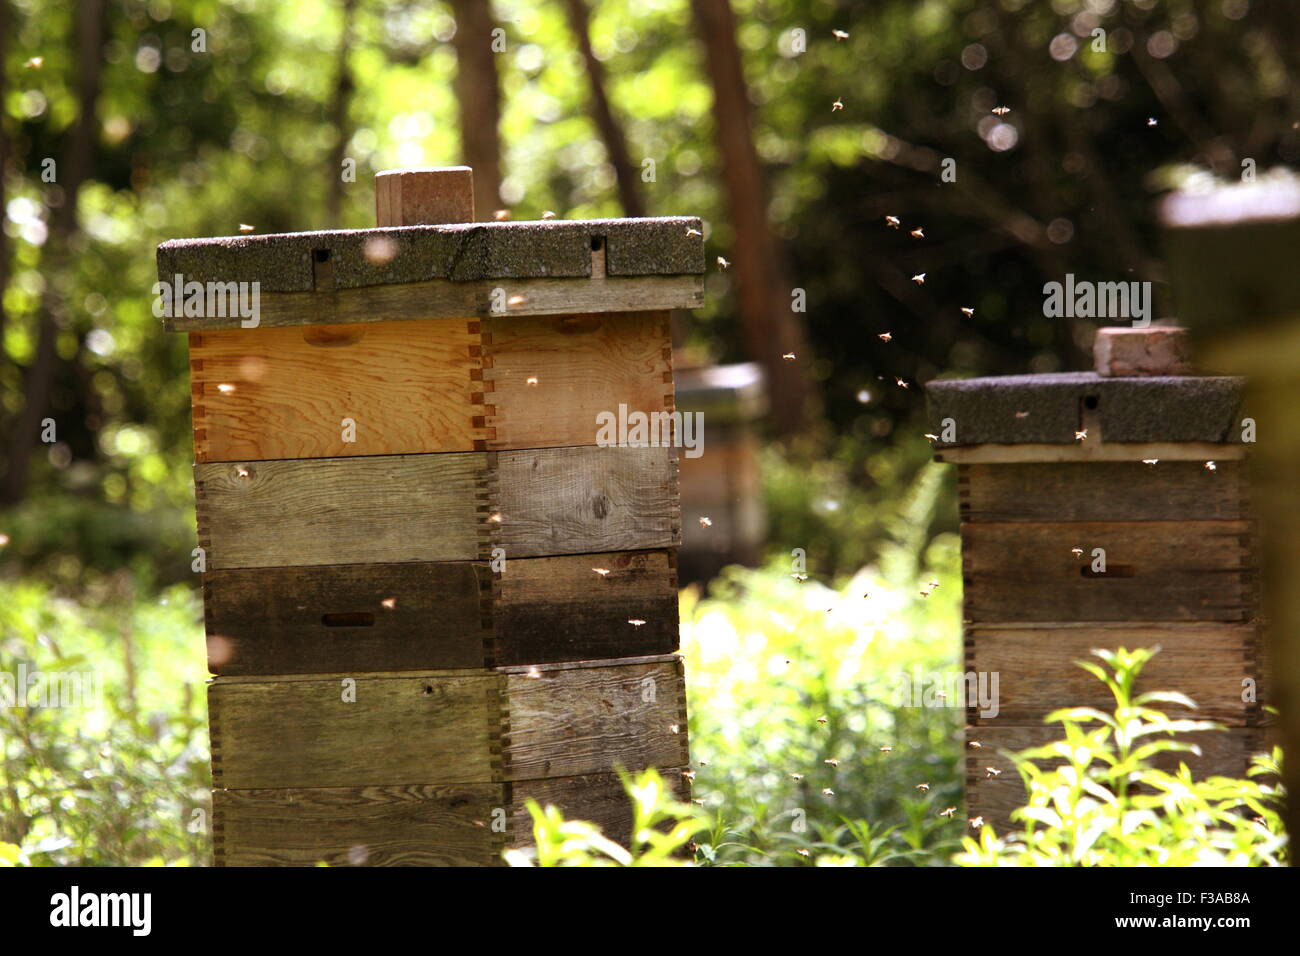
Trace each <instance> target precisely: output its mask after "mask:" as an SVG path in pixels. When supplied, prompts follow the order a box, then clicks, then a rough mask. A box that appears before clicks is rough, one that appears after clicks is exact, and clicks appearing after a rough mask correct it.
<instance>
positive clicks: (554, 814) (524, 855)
mask: <svg viewBox="0 0 1300 956" xmlns="http://www.w3.org/2000/svg"><path fill="white" fill-rule="evenodd" d="M620 777H621V779H622V781H623V789H624V790H625V791H626V792H627V795H628V798H629V799H630V800H631V801H632V841H631V847H630V848H627V849H625V848H623V847H621V846H619V845H618V844H617V843H615V842H614V841H613V840H610V839H609V838H608V837H606V836H604V835H603V834H602V833H601V832H600V827H598V826H596V825H595V824H594V823H587V822H585V821H581V820H566V819H564V815H563V814H562V813H561V812H560V811H559V810H558V809H557V808H556V807H551V806H548V807H546V808H545V809H543V808H542V807H540V806H538V805H537V801H535V800H529V801H528V803H527V807H528V812H529V813H530V814H531V815H532V818H533V840H534V845H533V846H531V847H529V848H528V849H526V850H507V851H506V853H505V860H506V862H507V863H509V864H510V865H511V866H689V865H690V862H689V861H690V854H689V850H688V845H689V844H690V842H691V838H692V837H693V836H694V835H695V834H696V833H698V832H699V831H700V830H701V829H703V828H704V826H705V823H704V820H703V819H702V817H703V814H702V813H701V812H700V811H699V810H698V809H696V808H695V807H693V806H691V805H690V804H687V803H679V802H678V801H677V800H675V799H673V796H672V793H671V792H670V791H669V789H668V787H667V785H666V784H665V782H664V779H663V777H661V776H660V775H659V774H658V773H657V772H656V771H654V770H646V771H643V772H642V773H639V774H637V775H636V776H635V777H632V776H629V775H628V774H626V773H624V774H620Z"/></svg>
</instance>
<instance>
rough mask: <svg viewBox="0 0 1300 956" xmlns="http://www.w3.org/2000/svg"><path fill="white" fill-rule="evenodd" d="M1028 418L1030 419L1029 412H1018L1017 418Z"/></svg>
mask: <svg viewBox="0 0 1300 956" xmlns="http://www.w3.org/2000/svg"><path fill="white" fill-rule="evenodd" d="M1028 417H1029V413H1028V412H1016V418H1028Z"/></svg>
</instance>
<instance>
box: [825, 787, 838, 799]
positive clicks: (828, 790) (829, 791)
mask: <svg viewBox="0 0 1300 956" xmlns="http://www.w3.org/2000/svg"><path fill="white" fill-rule="evenodd" d="M822 796H823V797H833V796H835V791H834V790H832V789H831V788H830V787H825V788H824V789H823V790H822Z"/></svg>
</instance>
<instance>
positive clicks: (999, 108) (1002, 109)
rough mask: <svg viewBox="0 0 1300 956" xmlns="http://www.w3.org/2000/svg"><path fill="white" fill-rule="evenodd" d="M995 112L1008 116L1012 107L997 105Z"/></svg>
mask: <svg viewBox="0 0 1300 956" xmlns="http://www.w3.org/2000/svg"><path fill="white" fill-rule="evenodd" d="M993 112H994V113H996V114H997V115H998V116H1006V115H1007V114H1008V113H1010V112H1011V107H1009V106H995V107H993Z"/></svg>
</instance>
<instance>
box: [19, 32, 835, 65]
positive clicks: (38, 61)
mask: <svg viewBox="0 0 1300 956" xmlns="http://www.w3.org/2000/svg"><path fill="white" fill-rule="evenodd" d="M844 35H845V36H848V34H847V33H846V34H844ZM44 65H45V57H43V56H34V57H32V58H31V59H30V60H28V61H27V62H26V63H24V64H23V69H24V70H39V69H40V68H41V67H42V66H44Z"/></svg>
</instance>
